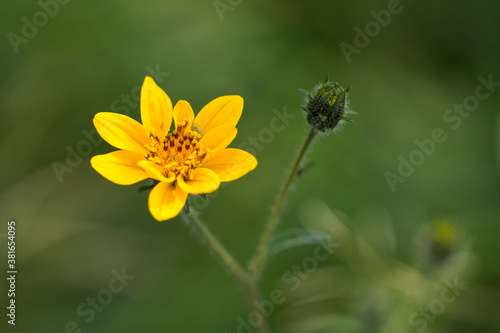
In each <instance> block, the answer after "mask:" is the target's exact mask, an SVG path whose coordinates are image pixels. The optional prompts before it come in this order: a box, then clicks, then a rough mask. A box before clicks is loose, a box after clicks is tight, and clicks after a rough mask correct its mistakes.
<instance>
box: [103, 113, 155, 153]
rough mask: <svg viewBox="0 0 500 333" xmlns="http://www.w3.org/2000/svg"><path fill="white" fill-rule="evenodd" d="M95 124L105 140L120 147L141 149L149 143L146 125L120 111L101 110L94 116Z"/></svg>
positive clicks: (133, 149) (134, 149)
mask: <svg viewBox="0 0 500 333" xmlns="http://www.w3.org/2000/svg"><path fill="white" fill-rule="evenodd" d="M94 126H95V128H96V129H97V131H98V132H99V134H100V135H101V137H102V138H103V139H104V140H106V141H107V142H108V143H109V144H110V145H112V146H115V147H116V148H119V149H125V150H132V151H141V150H143V149H144V145H145V144H147V143H149V138H148V135H147V132H146V130H145V129H144V127H143V126H142V125H141V124H140V123H139V122H137V121H135V120H134V119H132V118H130V117H127V116H125V115H123V114H120V113H113V112H99V113H98V114H96V115H95V117H94Z"/></svg>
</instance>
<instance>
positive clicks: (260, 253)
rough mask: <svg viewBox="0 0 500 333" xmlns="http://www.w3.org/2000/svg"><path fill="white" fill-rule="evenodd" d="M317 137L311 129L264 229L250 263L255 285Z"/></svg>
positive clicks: (251, 275)
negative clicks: (287, 203)
mask: <svg viewBox="0 0 500 333" xmlns="http://www.w3.org/2000/svg"><path fill="white" fill-rule="evenodd" d="M315 137H316V130H315V129H314V128H311V131H310V132H309V135H308V136H307V137H306V140H305V141H304V143H303V144H302V147H301V149H300V151H299V154H298V155H297V158H296V159H295V162H294V163H293V166H292V169H291V170H290V173H289V175H288V177H287V179H286V182H285V185H284V186H283V188H282V189H281V192H280V194H279V196H278V198H277V200H276V202H275V203H274V206H273V208H272V211H271V215H269V219H268V220H267V224H266V226H265V229H264V233H263V235H262V238H261V239H260V242H259V245H258V246H257V250H256V252H255V255H254V257H253V259H252V260H251V261H250V277H251V279H252V281H254V283H255V284H257V283H258V282H259V280H260V277H261V275H262V270H263V268H264V264H265V262H266V258H267V254H268V251H269V243H270V242H271V239H272V237H273V234H274V232H275V230H276V227H277V225H278V221H279V217H280V214H281V210H282V208H283V204H284V203H285V200H286V197H287V195H288V192H289V190H290V186H291V185H292V183H293V180H294V179H295V177H296V176H297V171H298V170H299V166H300V164H301V162H302V160H303V159H304V157H305V155H306V153H307V150H308V149H309V147H310V146H311V143H312V142H313V141H314V138H315Z"/></svg>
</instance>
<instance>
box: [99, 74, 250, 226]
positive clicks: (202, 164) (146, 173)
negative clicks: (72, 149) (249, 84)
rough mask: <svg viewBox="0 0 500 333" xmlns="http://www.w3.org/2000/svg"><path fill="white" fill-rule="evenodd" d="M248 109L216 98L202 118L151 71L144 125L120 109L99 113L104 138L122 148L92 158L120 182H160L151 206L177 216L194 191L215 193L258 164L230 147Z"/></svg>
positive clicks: (163, 216)
mask: <svg viewBox="0 0 500 333" xmlns="http://www.w3.org/2000/svg"><path fill="white" fill-rule="evenodd" d="M242 111H243V98H241V97H240V96H222V97H219V98H216V99H214V100H213V101H211V102H210V103H208V104H207V105H206V106H205V107H203V108H202V109H201V111H200V112H199V113H198V115H197V116H196V117H195V116H194V112H193V109H192V108H191V105H189V103H188V102H186V101H179V102H177V104H176V105H175V107H174V108H173V110H172V102H171V101H170V98H169V97H168V96H167V94H166V93H165V92H164V91H163V90H162V89H161V88H160V87H158V86H157V85H156V83H155V82H154V80H153V79H152V78H151V77H149V76H148V77H146V79H145V80H144V84H143V85H142V90H141V118H142V124H140V123H139V122H137V121H135V120H134V119H132V118H130V117H127V116H125V115H122V114H119V113H112V112H100V113H98V114H96V115H95V117H94V126H95V127H96V129H97V131H98V132H99V134H100V135H101V137H102V138H103V139H104V140H106V141H107V142H108V143H109V144H110V145H112V146H114V147H116V148H118V149H120V150H117V151H114V152H112V153H109V154H105V155H97V156H94V157H93V158H92V160H91V161H90V163H91V164H92V167H93V168H94V169H95V170H96V171H97V172H99V173H100V174H101V175H102V176H103V177H105V178H106V179H108V180H110V181H112V182H114V183H116V184H120V185H131V184H134V183H137V182H139V181H141V180H144V179H148V178H152V179H154V180H156V181H158V182H159V183H158V184H157V185H156V186H155V187H154V188H153V189H152V190H151V193H150V194H149V200H148V203H149V210H150V212H151V214H152V215H153V217H154V218H155V219H156V220H158V221H164V220H168V219H171V218H173V217H175V216H177V215H178V214H179V213H180V212H181V210H182V208H183V207H184V205H185V203H186V200H187V197H188V194H202V193H210V192H213V191H215V190H217V189H218V188H219V186H220V183H221V182H229V181H233V180H235V179H238V178H240V177H242V176H244V175H245V174H247V173H248V172H250V171H252V170H253V169H255V167H256V166H257V160H256V159H255V157H254V156H252V155H251V154H249V153H247V152H245V151H243V150H239V149H234V148H226V147H227V146H228V145H229V144H230V143H231V141H233V139H234V138H235V137H236V133H237V130H236V124H237V123H238V120H239V119H240V117H241V113H242ZM172 118H173V121H174V130H173V131H171V132H170V127H171V124H172Z"/></svg>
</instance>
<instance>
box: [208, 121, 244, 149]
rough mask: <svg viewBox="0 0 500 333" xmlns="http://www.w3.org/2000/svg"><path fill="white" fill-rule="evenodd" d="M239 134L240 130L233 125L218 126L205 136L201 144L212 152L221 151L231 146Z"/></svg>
mask: <svg viewBox="0 0 500 333" xmlns="http://www.w3.org/2000/svg"><path fill="white" fill-rule="evenodd" d="M237 133H238V130H237V129H236V127H234V126H233V125H229V124H226V125H222V126H218V127H215V128H214V129H212V130H211V131H209V132H208V133H207V134H205V135H203V137H202V138H201V140H200V143H202V144H203V147H205V148H210V150H211V151H217V150H221V149H224V148H226V147H227V146H229V144H230V143H231V142H232V141H233V139H234V138H235V137H236V134H237Z"/></svg>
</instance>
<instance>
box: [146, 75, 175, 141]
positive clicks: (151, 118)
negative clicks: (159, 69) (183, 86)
mask: <svg viewBox="0 0 500 333" xmlns="http://www.w3.org/2000/svg"><path fill="white" fill-rule="evenodd" d="M141 119H142V124H143V125H144V127H145V128H146V129H147V130H148V131H152V132H154V133H155V134H156V135H158V136H159V137H163V136H164V135H165V134H166V133H168V131H169V130H170V125H171V124H172V101H171V100H170V98H169V97H168V95H167V94H166V93H165V92H164V91H163V90H162V89H161V88H160V87H158V86H157V85H156V83H155V81H154V80H153V78H152V77H150V76H146V79H145V80H144V83H143V84H142V90H141Z"/></svg>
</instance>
